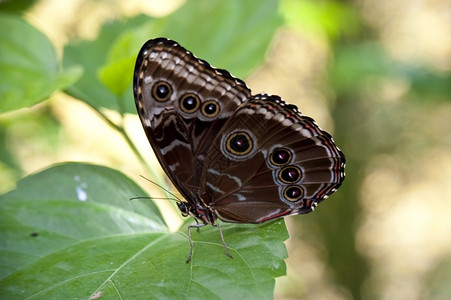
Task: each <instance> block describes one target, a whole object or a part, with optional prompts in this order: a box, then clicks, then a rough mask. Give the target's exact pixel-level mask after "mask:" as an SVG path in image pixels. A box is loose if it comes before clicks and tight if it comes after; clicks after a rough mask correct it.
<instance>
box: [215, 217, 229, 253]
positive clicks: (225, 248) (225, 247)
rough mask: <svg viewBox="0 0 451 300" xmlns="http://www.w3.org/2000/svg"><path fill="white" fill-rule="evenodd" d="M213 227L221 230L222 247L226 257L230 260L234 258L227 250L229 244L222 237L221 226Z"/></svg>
mask: <svg viewBox="0 0 451 300" xmlns="http://www.w3.org/2000/svg"><path fill="white" fill-rule="evenodd" d="M213 226H215V227H218V229H219V235H220V236H221V241H222V245H223V246H224V250H225V253H226V255H227V256H228V257H230V258H233V257H232V255H230V253H229V250H228V249H227V244H226V242H225V240H224V236H223V235H222V230H221V226H219V224H214V225H213Z"/></svg>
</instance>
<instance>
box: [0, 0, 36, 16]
mask: <svg viewBox="0 0 451 300" xmlns="http://www.w3.org/2000/svg"><path fill="white" fill-rule="evenodd" d="M36 2H37V0H0V11H2V12H6V11H9V12H20V13H22V12H25V11H26V10H28V9H29V8H30V7H31V6H33V5H34V4H35V3H36Z"/></svg>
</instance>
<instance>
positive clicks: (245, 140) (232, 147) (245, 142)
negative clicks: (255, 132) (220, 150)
mask: <svg viewBox="0 0 451 300" xmlns="http://www.w3.org/2000/svg"><path fill="white" fill-rule="evenodd" d="M252 147H253V143H252V139H251V137H250V136H249V134H248V133H247V132H244V131H238V132H234V133H232V134H231V135H230V136H229V137H228V138H227V140H226V149H227V151H229V152H230V153H232V154H235V155H238V156H243V155H246V154H248V153H249V152H251V150H252Z"/></svg>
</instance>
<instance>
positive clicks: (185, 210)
mask: <svg viewBox="0 0 451 300" xmlns="http://www.w3.org/2000/svg"><path fill="white" fill-rule="evenodd" d="M177 206H178V208H179V209H180V212H181V214H182V216H183V217H187V216H188V215H189V213H188V207H187V206H186V204H185V203H183V202H177Z"/></svg>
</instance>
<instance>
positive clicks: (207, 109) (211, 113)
mask: <svg viewBox="0 0 451 300" xmlns="http://www.w3.org/2000/svg"><path fill="white" fill-rule="evenodd" d="M202 114H203V115H204V116H206V117H209V118H213V117H216V116H217V115H218V114H219V105H218V103H216V101H214V100H208V101H206V102H205V103H204V104H203V105H202Z"/></svg>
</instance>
